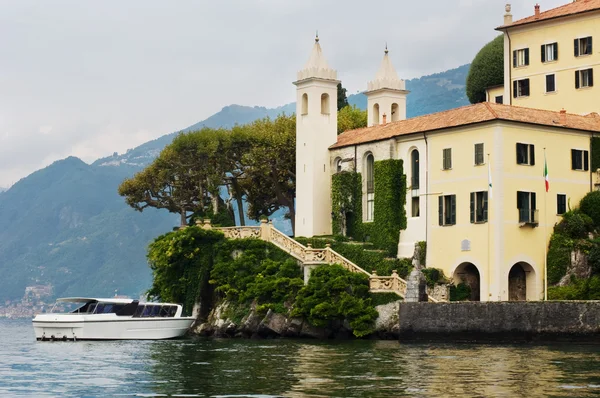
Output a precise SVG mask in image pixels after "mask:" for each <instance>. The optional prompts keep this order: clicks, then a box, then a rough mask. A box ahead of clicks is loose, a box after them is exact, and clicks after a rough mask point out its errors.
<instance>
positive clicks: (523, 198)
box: [517, 191, 537, 224]
mask: <svg viewBox="0 0 600 398" xmlns="http://www.w3.org/2000/svg"><path fill="white" fill-rule="evenodd" d="M517 209H518V210H519V222H520V223H525V224H537V210H536V201H535V192H521V191H518V192H517Z"/></svg>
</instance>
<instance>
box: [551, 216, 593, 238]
mask: <svg viewBox="0 0 600 398" xmlns="http://www.w3.org/2000/svg"><path fill="white" fill-rule="evenodd" d="M593 229H594V220H592V218H591V217H590V216H588V215H587V214H585V213H583V212H582V211H580V210H572V211H568V212H566V213H565V214H564V215H563V218H562V220H561V222H560V223H558V225H556V227H554V232H555V233H559V234H562V235H564V236H568V237H570V238H573V239H583V238H587V237H588V234H589V233H590V232H591V231H593Z"/></svg>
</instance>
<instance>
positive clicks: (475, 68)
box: [467, 35, 504, 104]
mask: <svg viewBox="0 0 600 398" xmlns="http://www.w3.org/2000/svg"><path fill="white" fill-rule="evenodd" d="M503 83H504V35H500V36H498V37H496V38H495V39H494V40H492V41H491V42H489V43H488V44H486V45H485V46H483V48H482V49H481V50H479V53H477V55H476V56H475V58H474V59H473V62H472V63H471V68H470V69H469V74H468V75H467V97H469V101H471V103H472V104H476V103H479V102H484V101H485V89H486V88H488V87H492V86H497V85H501V84H503Z"/></svg>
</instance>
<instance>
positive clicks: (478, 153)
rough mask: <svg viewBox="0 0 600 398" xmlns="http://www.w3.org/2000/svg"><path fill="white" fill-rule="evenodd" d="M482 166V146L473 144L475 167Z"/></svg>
mask: <svg viewBox="0 0 600 398" xmlns="http://www.w3.org/2000/svg"><path fill="white" fill-rule="evenodd" d="M480 164H483V144H475V165H480Z"/></svg>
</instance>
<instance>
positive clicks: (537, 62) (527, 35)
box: [488, 0, 600, 115]
mask: <svg viewBox="0 0 600 398" xmlns="http://www.w3.org/2000/svg"><path fill="white" fill-rule="evenodd" d="M533 11H534V14H533V15H531V16H529V17H527V18H523V19H520V20H518V21H514V22H513V20H512V15H511V14H510V5H507V7H506V14H505V16H504V24H503V25H502V26H500V27H498V28H497V30H499V31H501V32H503V33H504V71H505V73H504V93H503V103H504V104H510V105H517V106H524V107H528V108H538V109H550V110H556V111H558V110H561V109H563V108H564V109H566V110H567V111H568V112H570V113H576V114H580V115H585V114H588V113H591V112H600V87H598V86H599V85H600V83H598V82H597V83H596V84H594V83H595V82H594V74H596V75H597V76H598V74H600V0H576V1H573V2H571V3H569V4H566V5H563V6H561V7H557V8H554V9H551V10H547V11H543V10H540V6H539V5H536V6H535V8H534V9H533ZM496 99H497V95H494V96H491V98H490V99H488V100H491V102H497V101H496Z"/></svg>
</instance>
